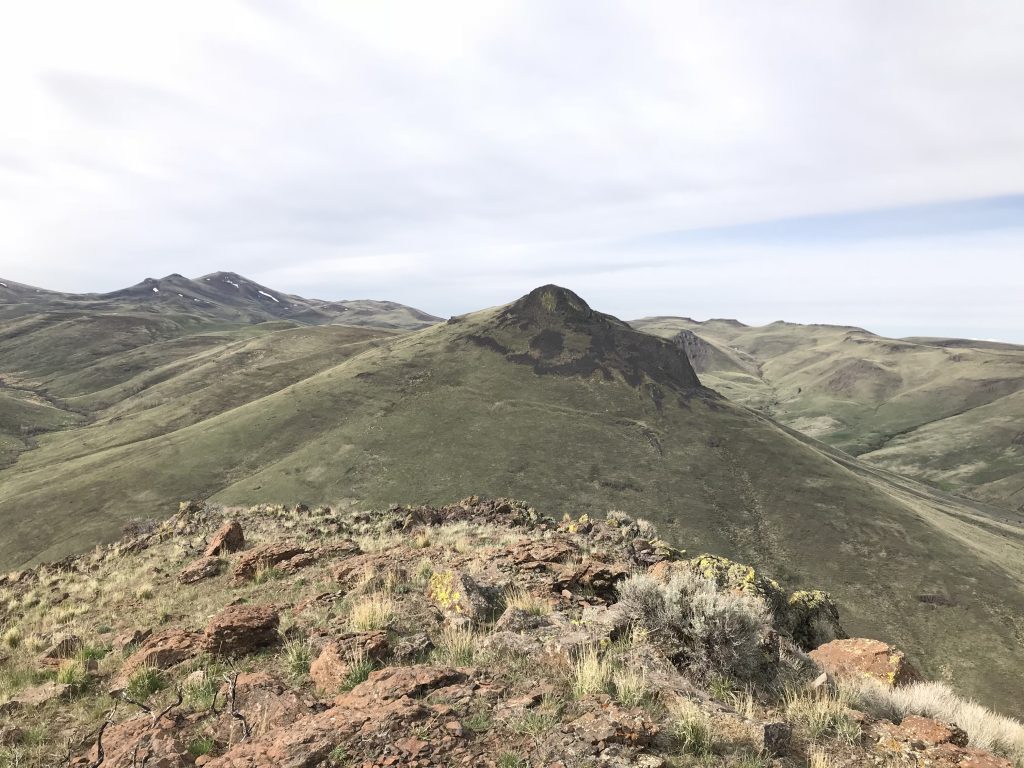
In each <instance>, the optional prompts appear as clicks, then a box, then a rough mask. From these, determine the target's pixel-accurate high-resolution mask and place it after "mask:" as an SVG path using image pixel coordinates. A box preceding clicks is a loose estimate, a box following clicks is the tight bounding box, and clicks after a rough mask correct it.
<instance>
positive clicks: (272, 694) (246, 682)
mask: <svg viewBox="0 0 1024 768" xmlns="http://www.w3.org/2000/svg"><path fill="white" fill-rule="evenodd" d="M229 690H230V685H229V684H227V683H225V684H224V685H223V686H222V687H221V689H220V695H219V701H221V702H227V701H228V695H229ZM234 704H235V711H236V712H241V713H243V714H244V716H245V719H246V722H247V723H249V725H250V727H256V726H257V725H258V726H259V729H260V731H261V732H267V731H270V730H271V729H273V728H283V727H286V726H289V725H291V724H292V723H294V722H296V721H297V720H299V719H300V718H303V717H305V716H306V715H308V714H310V709H309V707H308V706H307V705H306V704H304V703H303V701H302V698H301V697H300V695H299V693H298V692H297V691H294V690H292V689H291V688H289V687H288V686H286V685H285V684H284V683H283V682H281V681H280V680H278V679H277V678H276V677H273V676H272V675H269V674H267V673H266V672H253V673H248V672H243V673H242V674H240V675H239V676H238V677H237V679H236V680H235V702H234ZM214 735H215V737H216V739H217V740H218V741H220V742H222V743H225V744H236V743H238V742H239V741H241V740H242V736H243V729H242V724H241V722H239V720H238V718H236V717H233V716H232V715H231V713H230V712H223V713H221V716H220V718H219V719H218V720H217V725H216V733H215V734H214Z"/></svg>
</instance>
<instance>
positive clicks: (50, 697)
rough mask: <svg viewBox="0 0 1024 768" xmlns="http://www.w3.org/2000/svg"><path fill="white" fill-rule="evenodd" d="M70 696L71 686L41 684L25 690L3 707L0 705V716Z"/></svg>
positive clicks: (50, 683)
mask: <svg viewBox="0 0 1024 768" xmlns="http://www.w3.org/2000/svg"><path fill="white" fill-rule="evenodd" d="M70 696H71V686H70V685H64V684H63V683H55V682H53V681H50V682H48V683H41V684H40V685H37V686H34V687H32V688H26V689H25V690H24V691H22V692H21V693H19V694H18V695H17V696H15V697H14V698H12V699H11V700H10V701H8V702H6V703H5V704H3V705H0V714H7V713H9V712H14V711H15V710H18V709H22V708H26V707H27V708H34V707H41V706H43V704H47V703H49V702H51V701H55V700H57V699H67V698H70Z"/></svg>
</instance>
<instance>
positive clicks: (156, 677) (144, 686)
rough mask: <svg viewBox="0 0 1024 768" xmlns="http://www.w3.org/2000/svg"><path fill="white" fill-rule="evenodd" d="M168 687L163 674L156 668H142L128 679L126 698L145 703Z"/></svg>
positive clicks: (125, 689) (125, 690)
mask: <svg viewBox="0 0 1024 768" xmlns="http://www.w3.org/2000/svg"><path fill="white" fill-rule="evenodd" d="M166 687H167V680H166V679H165V678H164V674H163V672H161V671H160V670H159V669H157V668H156V667H141V668H139V669H138V670H136V671H135V673H134V674H133V675H132V676H131V677H130V678H128V684H127V685H126V686H125V687H124V693H125V696H127V697H128V698H129V699H131V700H132V701H138V702H144V701H145V700H146V699H148V698H149V697H150V696H152V695H153V694H154V693H156V692H157V691H162V690H163V689H164V688H166Z"/></svg>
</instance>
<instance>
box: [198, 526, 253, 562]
mask: <svg viewBox="0 0 1024 768" xmlns="http://www.w3.org/2000/svg"><path fill="white" fill-rule="evenodd" d="M243 547H245V534H244V533H242V525H241V524H240V523H239V522H238V521H237V520H228V521H227V522H226V523H224V525H222V526H221V527H220V528H218V529H217V531H216V532H215V533H214V534H213V536H211V537H210V543H209V544H207V545H206V551H205V552H204V553H203V556H204V557H214V556H216V555H226V554H228V553H230V552H238V551H239V550H240V549H242V548H243Z"/></svg>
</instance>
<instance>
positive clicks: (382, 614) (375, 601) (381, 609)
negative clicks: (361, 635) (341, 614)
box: [348, 592, 395, 632]
mask: <svg viewBox="0 0 1024 768" xmlns="http://www.w3.org/2000/svg"><path fill="white" fill-rule="evenodd" d="M394 618H395V602H394V600H392V599H391V598H390V597H389V596H388V595H387V594H384V593H381V592H377V593H374V594H371V595H367V596H366V597H363V598H361V599H360V600H359V601H358V602H356V603H355V604H353V605H352V607H351V609H350V610H349V615H348V623H349V626H350V627H351V628H352V629H353V630H354V631H356V632H369V631H372V630H375V629H386V628H387V627H388V626H389V625H390V624H391V622H392V621H394Z"/></svg>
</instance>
